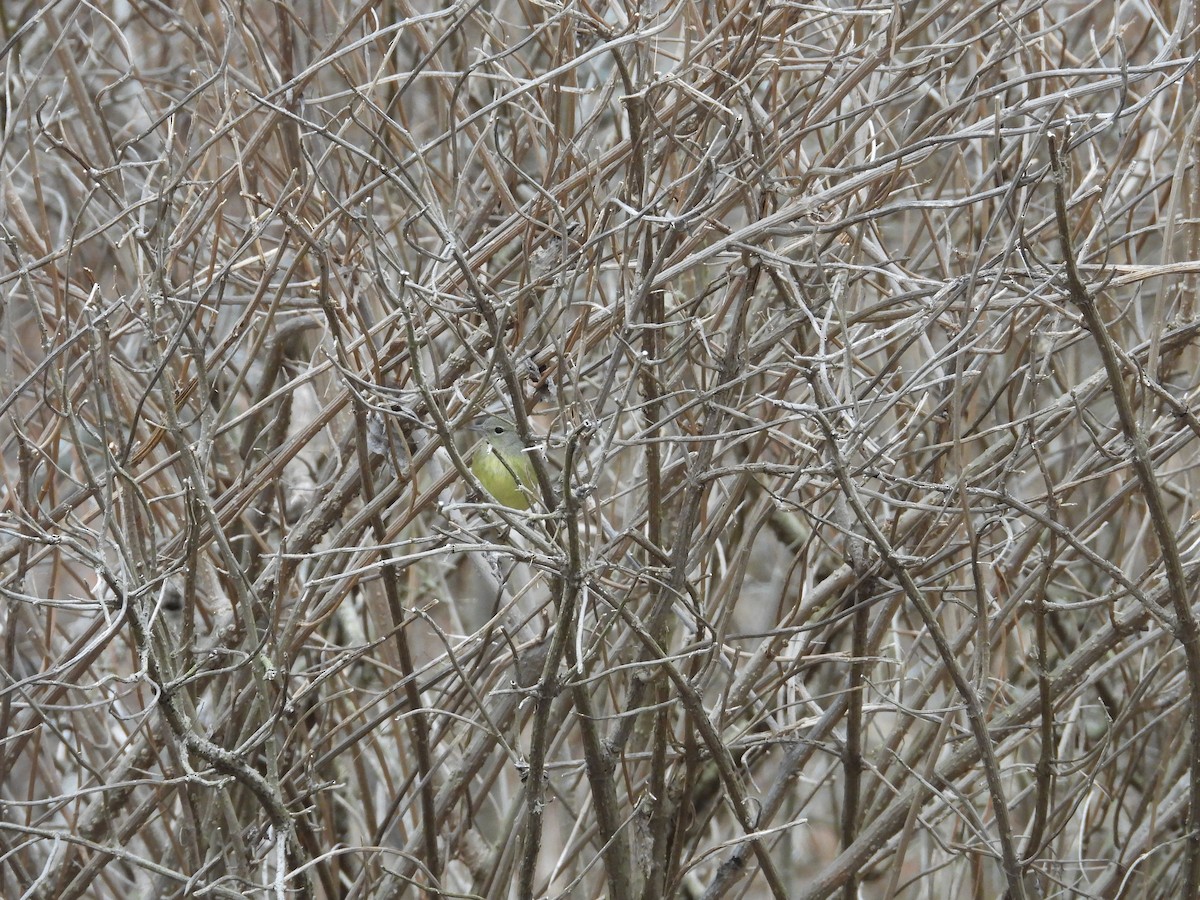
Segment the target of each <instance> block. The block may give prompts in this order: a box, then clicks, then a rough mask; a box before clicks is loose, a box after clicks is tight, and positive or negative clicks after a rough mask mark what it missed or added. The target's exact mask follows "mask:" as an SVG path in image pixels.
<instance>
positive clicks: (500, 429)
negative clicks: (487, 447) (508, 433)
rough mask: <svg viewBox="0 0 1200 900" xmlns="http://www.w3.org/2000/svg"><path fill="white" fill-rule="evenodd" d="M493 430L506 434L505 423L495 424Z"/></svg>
mask: <svg viewBox="0 0 1200 900" xmlns="http://www.w3.org/2000/svg"><path fill="white" fill-rule="evenodd" d="M492 431H494V432H495V433H496V434H504V426H503V425H495V426H493V427H492Z"/></svg>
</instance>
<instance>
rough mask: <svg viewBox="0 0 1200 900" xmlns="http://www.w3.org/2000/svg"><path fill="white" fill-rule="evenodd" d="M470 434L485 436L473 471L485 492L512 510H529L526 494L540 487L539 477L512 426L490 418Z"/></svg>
mask: <svg viewBox="0 0 1200 900" xmlns="http://www.w3.org/2000/svg"><path fill="white" fill-rule="evenodd" d="M471 430H472V431H478V432H481V433H482V434H483V440H482V441H480V442H479V445H478V446H477V447H476V448H475V453H474V455H473V456H472V457H471V471H472V472H474V473H475V477H476V478H478V479H479V483H480V484H481V485H483V489H484V490H485V491H487V492H488V493H489V494H491V495H492V497H493V498H494V499H495V500H496V502H497V503H503V504H504V505H505V506H507V507H509V508H510V509H529V501H530V495H529V493H527V491H532V490H534V488H535V487H536V486H537V476H536V475H535V474H534V471H533V462H532V461H531V460H530V459H529V454H528V452H527V451H526V449H525V445H524V444H522V443H521V439H520V438H519V437H518V436H517V432H516V429H515V428H513V425H512V423H511V422H509V421H508V420H507V419H503V418H501V417H500V416H493V415H488V416H483V417H482V418H480V419H479V420H477V421H476V422H475V423H474V424H472V425H471Z"/></svg>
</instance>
